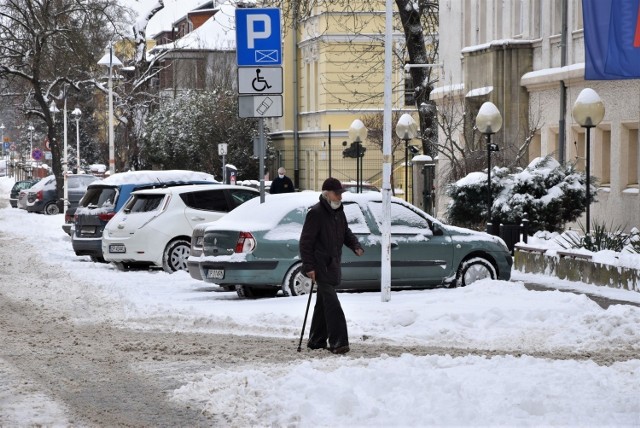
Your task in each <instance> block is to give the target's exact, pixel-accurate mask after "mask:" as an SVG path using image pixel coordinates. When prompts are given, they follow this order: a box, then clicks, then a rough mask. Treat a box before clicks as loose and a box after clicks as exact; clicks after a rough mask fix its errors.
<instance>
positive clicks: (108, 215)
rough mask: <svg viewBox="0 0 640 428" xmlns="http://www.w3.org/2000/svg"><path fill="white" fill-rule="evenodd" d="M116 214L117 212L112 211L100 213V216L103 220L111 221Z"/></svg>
mask: <svg viewBox="0 0 640 428" xmlns="http://www.w3.org/2000/svg"><path fill="white" fill-rule="evenodd" d="M114 215H116V213H115V212H113V211H110V212H108V213H101V214H98V218H99V219H100V220H102V221H109V220H111V219H112V218H113V216H114Z"/></svg>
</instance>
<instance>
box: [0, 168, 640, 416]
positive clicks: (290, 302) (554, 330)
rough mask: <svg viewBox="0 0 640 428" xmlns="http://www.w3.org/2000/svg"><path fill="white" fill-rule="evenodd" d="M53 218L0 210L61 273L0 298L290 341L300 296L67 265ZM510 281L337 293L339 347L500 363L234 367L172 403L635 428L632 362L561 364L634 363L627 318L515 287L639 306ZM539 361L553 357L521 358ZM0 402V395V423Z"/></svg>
mask: <svg viewBox="0 0 640 428" xmlns="http://www.w3.org/2000/svg"><path fill="white" fill-rule="evenodd" d="M11 184H12V180H10V179H7V178H0V199H7V198H8V193H9V189H10V186H11ZM6 205H7V206H8V204H6ZM62 222H63V216H61V215H58V216H44V215H38V214H28V213H27V212H25V211H24V210H18V209H12V208H2V209H0V245H2V243H3V241H5V242H6V241H7V240H8V238H9V237H21V238H22V239H24V241H25V242H27V243H29V245H30V247H25V248H32V249H33V252H34V253H33V255H32V256H33V262H34V264H33V265H34V269H46V267H47V266H48V265H56V266H57V267H59V268H61V269H62V270H63V271H64V272H65V274H64V275H63V276H64V277H63V278H52V279H51V282H50V283H48V284H34V286H33V287H30V288H15V287H11V284H2V285H1V286H0V292H2V293H3V294H5V295H6V296H8V297H9V298H11V299H15V300H18V301H20V300H25V299H30V300H31V301H32V302H34V303H36V304H39V305H44V306H46V307H48V308H56V309H57V310H59V311H62V312H65V313H66V314H68V315H69V316H70V317H72V318H73V319H75V321H76V322H83V323H85V322H88V323H92V322H106V321H108V322H111V323H113V324H115V325H118V326H122V327H123V328H136V329H160V330H166V331H176V332H180V331H199V332H211V333H225V334H246V335H263V336H276V337H284V338H292V339H295V338H297V337H299V334H300V327H301V325H302V320H303V317H304V309H305V306H306V300H307V298H306V296H300V297H292V298H274V299H260V300H241V299H239V298H238V297H237V296H236V295H235V293H212V292H210V291H208V290H207V284H205V283H203V282H198V281H195V280H193V279H191V277H190V276H189V275H188V274H186V273H184V272H178V273H175V274H172V275H170V274H167V273H164V272H160V271H156V272H120V271H118V270H116V269H114V268H112V267H111V266H109V265H105V264H95V263H92V262H90V261H89V259H88V258H87V257H77V256H75V254H74V253H73V250H72V248H71V243H70V240H69V237H68V236H66V235H65V234H64V232H63V231H62V229H61V225H62ZM5 254H7V252H5ZM4 262H5V263H10V260H5V261H4ZM514 279H515V281H511V282H504V281H483V282H481V283H478V284H474V285H473V286H470V287H467V288H461V289H436V290H421V291H403V292H394V293H392V296H391V301H390V302H384V303H383V302H381V299H380V293H376V292H372V293H341V294H340V300H341V302H342V304H343V307H344V310H345V313H346V316H347V321H348V325H349V333H350V337H351V343H352V346H353V347H357V346H358V345H359V344H361V343H363V341H366V342H367V343H391V344H397V345H406V346H411V345H419V346H434V347H435V346H437V347H453V348H463V349H486V350H497V351H503V352H501V353H502V354H503V355H500V356H494V357H489V356H487V357H482V356H465V357H455V358H454V357H451V356H447V355H434V356H414V355H410V354H405V355H402V356H401V357H397V358H396V357H389V356H386V355H380V356H379V357H377V358H370V359H369V358H367V359H365V358H352V357H350V356H349V354H347V355H346V356H336V357H331V358H322V359H320V358H311V359H310V360H309V361H305V362H302V363H300V362H298V363H287V364H282V363H279V362H278V361H274V362H273V364H269V365H268V366H257V367H256V366H255V365H249V364H246V365H245V364H242V362H239V364H237V365H235V366H234V368H233V369H229V368H226V369H224V370H222V369H219V368H214V369H212V370H211V371H210V372H207V373H202V375H201V376H200V378H199V379H198V380H196V381H193V380H187V379H185V382H184V385H183V386H182V387H181V388H179V389H177V390H176V391H174V392H173V397H174V399H175V400H176V401H178V402H184V401H188V402H189V403H190V405H192V406H193V403H194V402H197V403H199V405H201V406H202V409H203V410H207V411H210V412H213V413H216V412H218V411H219V410H220V409H224V408H225V407H228V406H241V407H242V409H243V413H244V414H246V415H247V417H246V421H245V422H247V423H248V424H255V425H260V426H262V425H275V426H281V425H291V426H425V425H474V426H477V425H534V426H538V425H574V426H577V425H580V426H584V425H635V426H637V425H640V400H638V396H640V360H638V359H630V360H626V361H619V362H615V363H613V364H611V365H609V366H605V365H598V364H596V363H595V362H593V361H588V360H587V361H578V360H571V359H566V356H567V355H569V354H571V353H573V352H584V353H586V352H603V351H607V350H623V351H630V353H631V354H633V352H635V353H636V355H637V351H639V350H640V340H639V339H640V309H639V308H637V307H634V306H626V305H614V306H611V307H610V308H609V309H607V310H604V309H602V308H600V307H599V306H598V305H597V304H596V303H594V302H593V301H591V300H590V299H589V298H587V297H586V296H583V295H576V294H572V293H563V292H560V291H546V292H534V291H528V290H527V289H526V288H525V287H524V285H523V284H522V282H523V281H531V282H539V283H543V284H548V285H551V284H553V285H556V286H559V287H567V288H568V287H571V288H574V289H576V288H577V289H583V290H585V291H587V292H591V293H604V294H606V295H607V296H608V297H611V298H616V299H620V300H629V301H634V302H640V296H638V293H634V292H629V291H622V290H612V289H604V290H603V289H601V288H599V287H592V286H587V285H584V284H575V283H573V284H571V283H566V282H564V283H561V282H559V281H558V280H557V279H555V278H548V277H544V276H540V275H536V276H531V275H523V274H518V273H515V274H514ZM292 352H295V349H292ZM541 352H547V353H549V354H550V355H553V354H558V355H559V356H560V357H559V358H558V359H552V358H549V359H543V358H536V357H533V356H530V355H529V356H528V355H526V354H527V353H529V354H533V353H535V354H538V355H539V353H541ZM499 353H500V352H499ZM519 354H524V355H523V356H520V357H518V356H517V355H519ZM1 362H2V361H0V363H1ZM6 372H7V373H10V372H11V371H10V368H7V370H6ZM13 384H15V382H14V383H13ZM5 403H6V401H5V400H4V399H3V398H2V395H0V414H2V413H4V411H3V406H4V405H5ZM54 413H55V412H54ZM25 417H27V416H26V415H25ZM14 420H15V419H14ZM38 421H41V419H38ZM0 422H2V418H0ZM20 422H23V423H25V424H30V423H34V422H35V420H31V419H27V420H24V421H20ZM59 422H60V421H59V420H58V423H59ZM55 423H56V422H55V420H54V421H53V424H54V425H55ZM45 424H46V422H45Z"/></svg>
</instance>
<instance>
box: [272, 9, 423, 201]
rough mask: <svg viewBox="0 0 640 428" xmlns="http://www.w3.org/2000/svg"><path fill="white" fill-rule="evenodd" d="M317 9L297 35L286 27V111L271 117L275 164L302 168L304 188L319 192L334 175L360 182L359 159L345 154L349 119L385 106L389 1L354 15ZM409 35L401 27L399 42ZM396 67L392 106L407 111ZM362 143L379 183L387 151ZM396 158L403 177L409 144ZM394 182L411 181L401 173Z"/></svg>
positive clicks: (365, 166) (365, 172) (366, 171)
mask: <svg viewBox="0 0 640 428" xmlns="http://www.w3.org/2000/svg"><path fill="white" fill-rule="evenodd" d="M374 9H375V8H374ZM314 10H315V14H314V15H313V16H311V17H310V18H309V19H307V20H306V21H305V22H304V23H303V24H302V25H301V26H300V27H299V30H298V32H297V33H293V32H292V31H291V30H290V29H288V30H287V33H286V35H285V37H284V40H283V42H284V52H283V73H284V93H283V101H284V114H283V117H282V118H274V119H269V120H266V121H265V123H266V125H267V126H268V128H269V132H270V138H271V140H272V141H273V143H274V146H275V148H276V152H277V153H278V156H277V158H276V161H275V162H274V164H273V165H270V170H271V171H272V172H274V171H275V169H277V168H278V166H284V167H285V168H286V169H287V172H288V175H293V174H294V171H295V170H297V171H298V172H297V173H298V175H299V177H298V178H299V183H298V184H299V187H300V189H301V190H319V189H320V187H321V185H322V182H323V181H324V179H325V178H326V177H327V176H329V174H331V175H332V176H334V177H337V178H339V179H341V180H345V181H351V180H355V178H356V172H357V171H356V162H355V159H353V158H343V157H342V151H343V150H344V149H345V148H346V147H345V146H343V145H342V144H343V142H345V141H347V140H348V139H349V138H348V128H349V125H350V124H351V123H352V122H353V121H354V120H355V119H363V117H364V116H365V115H368V114H374V113H381V112H382V110H383V104H384V100H383V92H384V87H383V80H384V70H383V61H382V59H383V58H384V47H383V44H382V43H381V42H380V40H381V35H382V34H384V2H380V4H379V8H377V9H375V10H369V11H368V12H355V11H357V10H358V7H357V4H354V5H353V7H352V9H351V10H352V12H351V13H349V14H346V13H343V12H342V11H343V10H344V6H340V8H339V10H334V11H329V10H325V9H321V8H320V7H317V6H316V8H315V9H314ZM397 28H398V27H397ZM374 37H375V40H374V39H373V38H374ZM403 40H404V36H403V34H402V33H395V34H394V41H395V43H396V45H398V43H400V41H403ZM398 46H399V45H398ZM394 70H398V71H397V72H395V73H394V76H393V87H394V88H395V90H394V101H393V105H394V108H398V109H399V108H401V109H404V85H403V82H404V73H403V72H402V66H401V65H399V64H395V65H394ZM410 110H411V109H410ZM393 126H394V127H395V124H393ZM329 128H330V129H331V132H329ZM296 141H297V143H296ZM329 141H331V152H329ZM347 143H351V141H347ZM414 144H419V142H418V141H417V140H416V141H415V143H414ZM296 145H297V147H298V149H299V150H298V153H299V156H298V159H297V162H296V155H295V148H296ZM364 146H365V147H367V152H366V154H365V157H364V158H363V162H362V177H363V179H364V181H368V182H372V183H375V184H377V185H380V180H381V170H382V153H381V151H380V150H379V148H377V147H375V146H373V145H371V144H370V143H369V142H368V141H365V142H364ZM329 159H331V169H330V165H329V164H330V162H329ZM394 159H395V160H396V161H397V162H396V168H399V170H398V171H399V172H398V173H397V176H398V177H400V178H402V179H403V178H404V163H403V162H402V161H403V159H404V149H402V150H397V151H396V153H394ZM400 163H402V165H400ZM409 181H410V180H409ZM396 187H399V188H404V187H406V186H405V184H404V183H403V182H400V180H398V179H397V180H396Z"/></svg>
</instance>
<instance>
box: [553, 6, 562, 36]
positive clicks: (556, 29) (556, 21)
mask: <svg viewBox="0 0 640 428" xmlns="http://www.w3.org/2000/svg"><path fill="white" fill-rule="evenodd" d="M551 7H552V9H551V24H552V27H551V35H552V36H554V35H556V34H562V2H561V1H554V2H552V6H551Z"/></svg>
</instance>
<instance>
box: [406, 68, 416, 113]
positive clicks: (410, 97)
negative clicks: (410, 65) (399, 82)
mask: <svg viewBox="0 0 640 428" xmlns="http://www.w3.org/2000/svg"><path fill="white" fill-rule="evenodd" d="M404 105H405V106H415V105H416V99H415V97H414V87H413V79H412V78H411V73H410V72H405V73H404Z"/></svg>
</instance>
